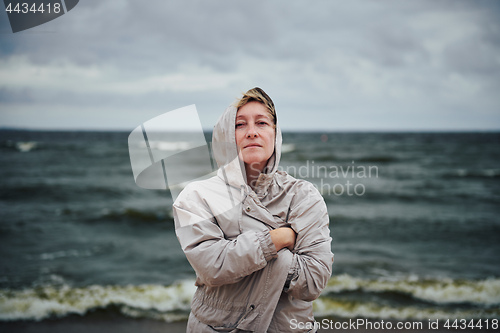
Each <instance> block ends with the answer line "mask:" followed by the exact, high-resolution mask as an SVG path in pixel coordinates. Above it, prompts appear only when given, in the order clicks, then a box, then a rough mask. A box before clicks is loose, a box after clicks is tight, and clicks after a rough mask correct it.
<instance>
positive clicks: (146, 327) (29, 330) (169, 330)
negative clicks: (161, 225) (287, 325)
mask: <svg viewBox="0 0 500 333" xmlns="http://www.w3.org/2000/svg"><path fill="white" fill-rule="evenodd" d="M317 320H318V324H323V325H321V326H319V327H320V329H319V330H318V333H333V332H373V333H375V332H415V333H416V332H422V333H423V332H428V333H430V332H450V331H460V332H476V333H477V332H498V329H496V330H495V329H491V328H490V329H486V328H485V327H483V328H482V329H478V328H475V329H469V328H465V329H459V328H458V329H457V328H450V329H448V328H446V327H444V326H443V324H444V322H445V321H444V320H442V321H440V325H439V327H429V323H428V321H423V322H409V321H406V322H396V321H383V323H385V325H384V326H378V327H377V326H376V325H380V324H381V320H376V321H375V320H367V319H364V320H365V321H371V322H372V324H373V326H372V328H371V329H370V328H369V327H366V326H364V325H363V326H359V327H357V328H353V327H354V326H350V327H349V326H348V323H354V322H356V320H357V319H353V320H351V321H349V319H332V320H330V319H325V320H321V319H317ZM360 320H363V319H360ZM335 323H338V324H340V325H338V326H336V325H335ZM398 323H403V324H405V323H406V324H407V325H406V327H410V326H411V325H415V326H413V327H414V328H413V329H412V328H409V329H404V328H403V329H398V328H397V324H398ZM419 323H420V325H421V326H418V325H419ZM342 324H344V325H343V327H345V328H344V329H343V328H341V327H342ZM389 325H390V326H389ZM335 327H338V329H336V328H335ZM293 331H294V330H288V331H284V332H293ZM297 331H299V330H297ZM0 332H9V333H35V332H36V333H88V332H92V333H110V332H111V333H112V332H117V333H141V332H145V333H160V332H161V333H184V332H186V322H185V321H179V322H173V323H167V322H164V321H159V320H153V319H134V318H127V317H123V316H120V315H118V314H116V315H112V316H110V315H109V314H107V315H102V314H98V313H96V314H91V315H86V316H84V317H82V316H78V315H72V316H68V317H65V318H60V319H48V320H42V321H11V322H0Z"/></svg>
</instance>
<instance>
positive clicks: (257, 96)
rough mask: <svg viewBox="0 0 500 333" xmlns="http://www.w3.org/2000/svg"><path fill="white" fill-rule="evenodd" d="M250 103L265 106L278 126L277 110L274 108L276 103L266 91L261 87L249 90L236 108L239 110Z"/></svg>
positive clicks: (237, 103)
mask: <svg viewBox="0 0 500 333" xmlns="http://www.w3.org/2000/svg"><path fill="white" fill-rule="evenodd" d="M250 102H259V103H262V104H264V106H265V107H266V109H267V112H269V115H270V116H271V119H272V120H273V122H274V125H276V122H277V117H276V110H275V108H274V103H273V100H272V99H271V97H269V95H267V94H266V93H265V92H264V90H262V89H261V88H259V87H255V88H252V89H250V90H248V91H247V92H246V93H244V94H243V96H242V97H241V98H240V99H239V100H238V101H237V102H236V108H237V109H238V110H239V109H240V108H241V107H242V106H244V105H245V104H247V103H250Z"/></svg>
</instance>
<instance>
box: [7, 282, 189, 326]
mask: <svg viewBox="0 0 500 333" xmlns="http://www.w3.org/2000/svg"><path fill="white" fill-rule="evenodd" d="M194 291H195V286H194V281H192V280H184V281H182V282H179V283H176V284H173V285H170V286H161V285H138V286H99V285H93V286H88V287H82V288H72V287H70V286H68V285H63V286H59V287H55V286H45V287H36V288H32V289H26V290H20V291H15V290H0V320H3V321H11V320H42V319H45V318H50V317H64V316H67V315H70V314H80V315H85V314H86V313H88V312H89V311H93V310H98V309H106V308H109V307H117V308H118V309H119V311H120V312H121V313H122V314H123V315H125V316H131V317H143V318H144V317H145V318H153V319H162V320H165V321H167V322H170V321H174V320H179V319H186V318H187V315H188V314H189V309H190V302H191V298H192V295H193V294H194Z"/></svg>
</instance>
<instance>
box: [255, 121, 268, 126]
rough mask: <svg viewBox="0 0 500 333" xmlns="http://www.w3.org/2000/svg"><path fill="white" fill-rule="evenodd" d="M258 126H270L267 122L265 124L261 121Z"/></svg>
mask: <svg viewBox="0 0 500 333" xmlns="http://www.w3.org/2000/svg"><path fill="white" fill-rule="evenodd" d="M258 124H259V125H260V126H267V125H269V124H268V123H267V122H265V121H259V123H258Z"/></svg>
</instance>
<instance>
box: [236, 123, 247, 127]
mask: <svg viewBox="0 0 500 333" xmlns="http://www.w3.org/2000/svg"><path fill="white" fill-rule="evenodd" d="M243 125H245V124H243V123H239V124H236V128H240V127H243Z"/></svg>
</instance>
